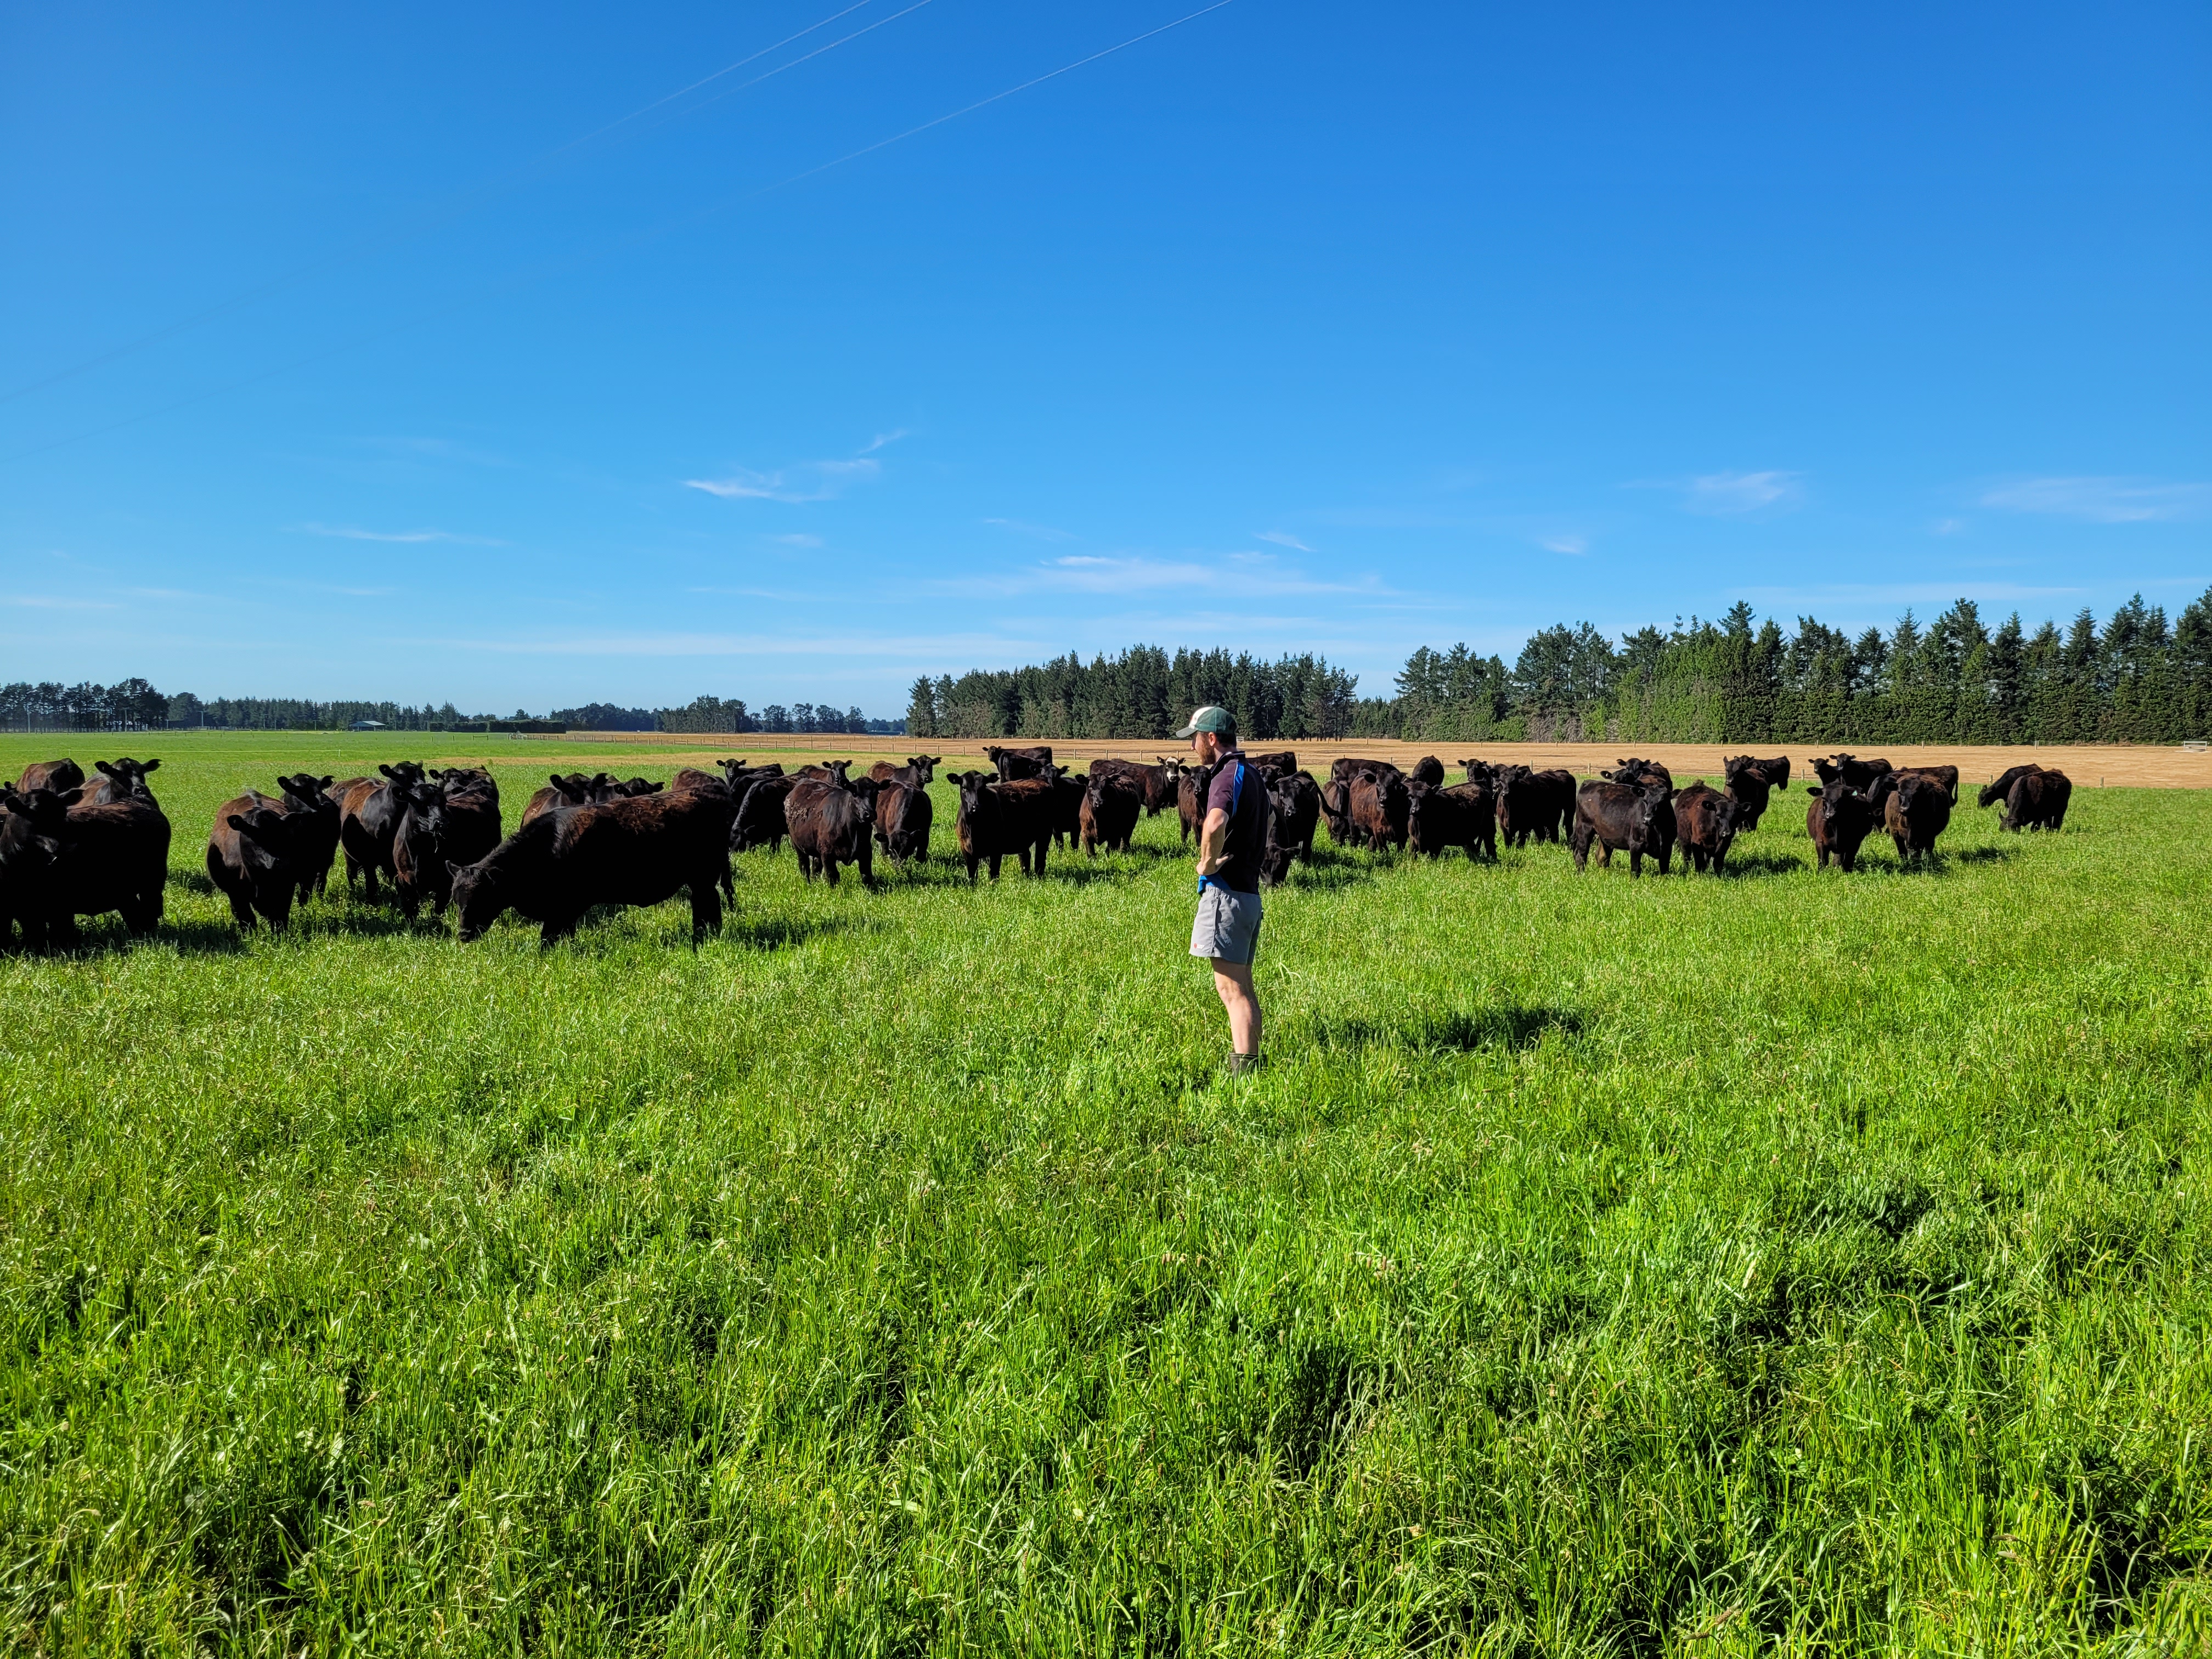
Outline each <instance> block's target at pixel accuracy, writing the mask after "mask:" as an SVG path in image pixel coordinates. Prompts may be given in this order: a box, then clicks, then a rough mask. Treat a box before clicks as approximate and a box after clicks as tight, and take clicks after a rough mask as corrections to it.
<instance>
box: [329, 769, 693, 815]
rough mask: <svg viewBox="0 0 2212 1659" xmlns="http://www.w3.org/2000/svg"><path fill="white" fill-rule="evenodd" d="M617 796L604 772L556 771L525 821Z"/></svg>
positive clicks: (527, 805)
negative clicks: (593, 773) (587, 773)
mask: <svg viewBox="0 0 2212 1659" xmlns="http://www.w3.org/2000/svg"><path fill="white" fill-rule="evenodd" d="M700 775H701V776H702V778H703V777H705V774H704V773H702V774H700ZM340 787H343V785H341V786H340ZM612 799H614V780H613V779H612V778H611V777H609V776H608V775H606V774H605V773H604V772H601V773H599V774H598V775H595V776H592V777H588V778H587V777H586V776H585V775H583V774H582V773H581V772H556V773H554V774H553V775H552V777H551V779H550V781H548V782H547V783H545V784H544V785H543V786H542V787H539V788H538V789H537V790H535V791H533V792H532V794H531V797H530V799H528V800H526V801H525V802H523V804H522V822H523V823H536V822H537V821H538V819H540V818H542V817H544V816H545V815H546V814H547V813H548V812H565V811H568V810H569V809H570V808H571V807H576V806H588V805H591V803H592V802H593V801H595V800H612ZM517 827H518V828H520V825H518V826H517Z"/></svg>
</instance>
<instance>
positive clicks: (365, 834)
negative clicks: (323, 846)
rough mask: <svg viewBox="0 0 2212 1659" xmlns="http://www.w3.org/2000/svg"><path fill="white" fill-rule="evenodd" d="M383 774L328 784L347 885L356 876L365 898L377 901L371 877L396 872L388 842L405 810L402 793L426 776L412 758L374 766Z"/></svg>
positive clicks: (390, 843)
mask: <svg viewBox="0 0 2212 1659" xmlns="http://www.w3.org/2000/svg"><path fill="white" fill-rule="evenodd" d="M377 770H378V771H379V772H380V773H381V774H382V778H381V780H379V779H377V778H348V779H346V780H344V781H343V782H341V783H338V784H337V785H335V786H333V787H332V789H331V798H332V799H335V800H336V801H337V804H338V846H339V847H340V848H343V851H344V853H345V861H346V885H347V887H348V888H351V887H352V885H353V884H354V881H355V878H360V879H361V881H362V890H363V892H364V894H365V896H367V898H368V902H370V903H372V904H374V903H375V902H376V878H377V877H378V876H379V875H380V874H381V875H385V876H396V873H397V872H395V871H394V869H393V867H392V842H393V841H394V840H395V839H396V838H397V837H398V834H399V819H400V816H401V815H402V814H403V813H404V811H406V792H407V791H408V790H410V789H411V788H413V787H415V786H416V784H418V783H420V782H422V781H423V779H424V778H425V777H426V776H427V774H426V773H425V772H424V771H423V770H422V768H421V767H420V766H417V765H416V763H414V762H413V761H401V762H399V763H398V764H397V765H393V766H380V767H378V768H377Z"/></svg>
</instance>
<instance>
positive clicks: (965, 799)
mask: <svg viewBox="0 0 2212 1659" xmlns="http://www.w3.org/2000/svg"><path fill="white" fill-rule="evenodd" d="M945 781H947V782H948V783H950V784H951V785H952V786H953V787H955V788H956V789H957V790H959V792H960V807H959V813H958V816H957V817H956V819H955V820H954V827H955V829H956V831H957V834H958V836H959V840H960V857H961V860H962V862H963V863H964V864H966V865H967V866H968V879H969V882H970V883H971V884H972V883H973V882H974V881H975V870H976V866H978V865H981V864H986V863H987V864H988V865H989V866H990V867H991V879H992V880H993V881H996V880H998V878H999V863H1000V860H1002V859H1004V858H1006V857H1008V856H1009V855H1012V856H1015V857H1018V858H1019V859H1020V860H1021V861H1022V873H1023V874H1024V875H1039V876H1041V875H1042V874H1043V873H1044V862H1045V851H1046V849H1047V848H1049V847H1050V846H1051V845H1052V812H1053V794H1054V786H1053V781H1052V780H1051V779H1049V778H1015V779H1012V780H1001V779H1000V778H997V777H994V775H992V774H990V773H988V772H951V773H948V774H946V776H945Z"/></svg>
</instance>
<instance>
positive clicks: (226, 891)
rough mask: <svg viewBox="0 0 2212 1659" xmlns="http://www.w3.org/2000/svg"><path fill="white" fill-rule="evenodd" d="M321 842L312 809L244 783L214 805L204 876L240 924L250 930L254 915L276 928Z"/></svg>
mask: <svg viewBox="0 0 2212 1659" xmlns="http://www.w3.org/2000/svg"><path fill="white" fill-rule="evenodd" d="M320 844H321V836H320V833H319V825H318V824H317V823H316V822H315V819H314V817H313V814H311V813H307V812H301V811H286V810H285V809H284V806H283V803H282V802H281V801H279V800H275V799H270V797H269V796H267V795H264V794H261V793H258V792H257V791H254V790H252V789H249V790H247V791H246V793H244V794H242V795H240V796H237V797H235V798H234V799H230V800H227V801H225V802H223V804H222V805H220V806H218V807H216V809H215V827H214V828H213V829H210V830H209V831H208V844H207V872H208V879H209V880H210V881H212V882H213V883H214V884H216V887H217V888H219V889H220V890H222V893H223V895H224V896H225V897H227V898H228V899H229V900H230V915H231V919H232V920H233V921H235V922H236V923H237V924H238V925H239V926H240V927H241V928H244V929H246V931H247V932H249V933H250V932H252V927H253V918H254V917H255V916H256V915H258V916H260V917H261V918H262V919H263V920H264V921H266V922H268V924H269V926H270V929H271V930H272V931H274V932H276V933H283V931H284V926H285V924H286V923H287V922H289V921H291V919H292V902H293V899H294V897H295V895H296V894H298V893H299V892H300V890H302V889H303V888H305V887H307V886H308V885H310V884H312V883H313V880H314V872H313V869H312V868H311V867H310V866H311V863H312V860H313V857H314V854H315V853H316V852H317V851H318V850H319V847H320ZM325 868H328V866H325Z"/></svg>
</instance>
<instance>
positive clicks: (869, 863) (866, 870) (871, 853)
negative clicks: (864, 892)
mask: <svg viewBox="0 0 2212 1659" xmlns="http://www.w3.org/2000/svg"><path fill="white" fill-rule="evenodd" d="M854 863H856V864H858V865H859V866H860V885H861V886H863V887H873V886H874V885H875V884H876V849H875V848H872V847H871V846H869V845H868V843H867V842H865V841H863V842H861V843H860V857H859V858H858V859H856V860H854Z"/></svg>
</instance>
